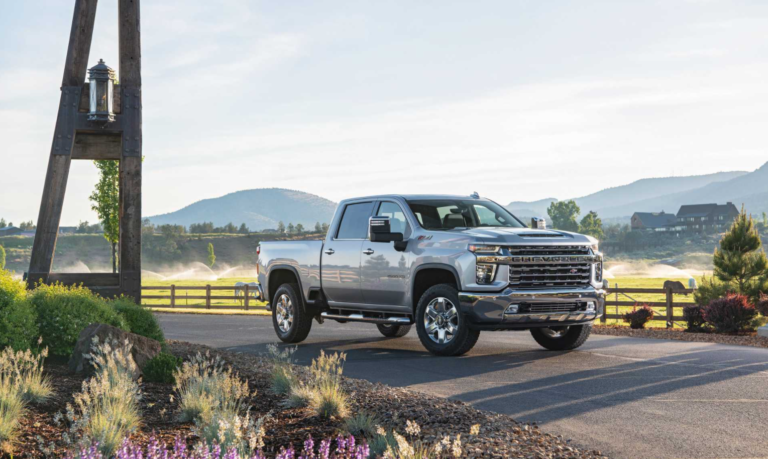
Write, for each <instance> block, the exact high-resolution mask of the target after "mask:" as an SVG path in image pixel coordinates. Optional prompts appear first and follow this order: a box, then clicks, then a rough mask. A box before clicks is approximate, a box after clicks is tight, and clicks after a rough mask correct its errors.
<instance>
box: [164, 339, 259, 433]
mask: <svg viewBox="0 0 768 459" xmlns="http://www.w3.org/2000/svg"><path fill="white" fill-rule="evenodd" d="M174 376H175V378H176V392H177V393H178V396H179V420H180V421H182V422H184V421H196V422H197V421H200V420H203V421H210V420H211V419H212V416H213V414H214V413H216V412H220V413H225V414H228V415H231V416H234V415H236V414H242V413H245V411H246V409H245V408H246V399H247V398H248V397H250V395H251V393H250V391H249V389H248V383H247V382H242V381H240V379H239V378H238V377H237V375H236V374H234V373H233V372H232V370H231V369H224V362H223V361H222V360H221V358H219V357H216V358H213V359H212V358H211V357H210V356H209V355H208V354H207V353H206V355H205V356H203V355H202V354H200V353H198V354H197V355H196V356H195V357H193V358H192V359H191V360H190V361H189V362H184V364H183V365H182V366H181V368H180V369H179V370H178V371H176V373H175V374H174Z"/></svg>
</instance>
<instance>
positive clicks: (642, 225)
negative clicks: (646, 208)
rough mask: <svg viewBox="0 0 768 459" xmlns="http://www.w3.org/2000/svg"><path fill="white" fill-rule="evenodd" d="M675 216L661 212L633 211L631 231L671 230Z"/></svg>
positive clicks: (675, 220) (674, 222) (673, 226)
mask: <svg viewBox="0 0 768 459" xmlns="http://www.w3.org/2000/svg"><path fill="white" fill-rule="evenodd" d="M676 223H677V217H676V216H675V214H668V213H666V212H664V211H661V212H635V213H634V214H633V215H632V231H643V230H649V231H673V230H674V229H675V224H676Z"/></svg>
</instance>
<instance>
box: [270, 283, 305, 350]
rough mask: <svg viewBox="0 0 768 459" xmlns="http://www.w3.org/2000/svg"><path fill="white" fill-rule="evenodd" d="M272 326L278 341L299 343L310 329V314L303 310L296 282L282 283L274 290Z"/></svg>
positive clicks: (302, 302)
mask: <svg viewBox="0 0 768 459" xmlns="http://www.w3.org/2000/svg"><path fill="white" fill-rule="evenodd" d="M272 326H273V327H274V328H275V333H277V337H278V338H280V341H282V342H284V343H300V342H302V341H304V340H305V339H307V336H308V335H309V330H311V329H312V316H310V315H309V314H307V313H306V312H305V311H304V300H303V298H302V296H301V290H300V289H299V286H298V285H297V284H283V285H281V286H280V287H279V288H278V289H277V291H276V292H275V297H274V301H273V307H272Z"/></svg>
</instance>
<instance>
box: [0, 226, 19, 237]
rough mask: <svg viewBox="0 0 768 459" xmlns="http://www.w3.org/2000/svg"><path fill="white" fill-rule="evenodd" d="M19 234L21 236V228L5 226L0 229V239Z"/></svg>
mask: <svg viewBox="0 0 768 459" xmlns="http://www.w3.org/2000/svg"><path fill="white" fill-rule="evenodd" d="M20 234H21V228H16V227H15V226H6V227H5V228H0V237H3V236H18V235H20Z"/></svg>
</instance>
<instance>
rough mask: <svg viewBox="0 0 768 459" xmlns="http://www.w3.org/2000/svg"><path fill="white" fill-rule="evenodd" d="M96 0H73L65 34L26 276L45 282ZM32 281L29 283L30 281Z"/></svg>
mask: <svg viewBox="0 0 768 459" xmlns="http://www.w3.org/2000/svg"><path fill="white" fill-rule="evenodd" d="M96 5H97V0H76V1H75V11H74V14H73V17H72V28H71V29H70V34H69V46H68V48H67V58H66V61H65V63H64V74H63V76H62V83H61V86H62V88H61V99H60V101H59V113H58V117H57V119H56V128H55V129H54V137H53V143H52V146H51V154H50V158H49V160H48V172H47V173H46V178H45V185H44V188H43V198H42V200H41V203H40V213H39V215H38V218H37V232H36V234H35V241H34V243H33V246H32V257H31V261H30V265H29V273H30V276H29V279H41V280H43V281H44V282H46V281H47V280H48V279H47V278H48V274H49V273H50V272H51V266H52V265H53V254H54V251H55V250H56V239H57V237H58V232H59V222H60V220H61V210H62V208H63V206H64V194H65V192H66V189H67V179H68V177H69V166H70V163H71V157H70V153H71V150H72V145H73V144H74V136H75V130H74V123H75V116H76V114H77V108H78V105H79V101H80V91H81V90H82V84H83V82H84V81H85V72H86V70H87V68H88V56H89V54H90V51H91V39H92V38H93V24H94V22H95V20H96ZM33 283H34V281H32V282H30V284H29V285H33Z"/></svg>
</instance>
